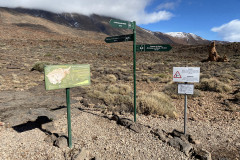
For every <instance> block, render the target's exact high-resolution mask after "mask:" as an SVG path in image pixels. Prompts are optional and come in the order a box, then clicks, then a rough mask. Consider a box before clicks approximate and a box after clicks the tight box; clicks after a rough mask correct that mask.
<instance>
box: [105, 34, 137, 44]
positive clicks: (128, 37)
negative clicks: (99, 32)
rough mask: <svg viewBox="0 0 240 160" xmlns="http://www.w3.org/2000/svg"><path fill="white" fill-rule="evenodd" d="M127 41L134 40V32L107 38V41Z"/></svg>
mask: <svg viewBox="0 0 240 160" xmlns="http://www.w3.org/2000/svg"><path fill="white" fill-rule="evenodd" d="M127 41H133V34H128V35H121V36H114V37H107V38H105V42H106V43H115V42H127Z"/></svg>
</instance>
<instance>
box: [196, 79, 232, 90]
mask: <svg viewBox="0 0 240 160" xmlns="http://www.w3.org/2000/svg"><path fill="white" fill-rule="evenodd" d="M196 88H198V89H200V90H202V91H214V92H220V93H223V92H229V91H231V87H230V86H229V85H228V84H225V83H223V82H220V81H219V80H217V79H216V78H210V79H207V78H204V79H202V81H201V82H200V84H197V85H196Z"/></svg>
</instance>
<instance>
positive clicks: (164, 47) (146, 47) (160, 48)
mask: <svg viewBox="0 0 240 160" xmlns="http://www.w3.org/2000/svg"><path fill="white" fill-rule="evenodd" d="M136 47H137V48H136V49H137V52H149V51H150V52H154V51H155V52H164V51H170V50H171V49H172V46H170V45H169V44H142V45H137V46H136Z"/></svg>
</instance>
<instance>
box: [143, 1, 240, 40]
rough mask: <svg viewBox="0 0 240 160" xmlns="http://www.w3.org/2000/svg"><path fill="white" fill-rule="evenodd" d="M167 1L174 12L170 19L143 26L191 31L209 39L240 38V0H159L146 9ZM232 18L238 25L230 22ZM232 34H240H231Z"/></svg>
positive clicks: (168, 30)
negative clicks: (232, 36)
mask: <svg viewBox="0 0 240 160" xmlns="http://www.w3.org/2000/svg"><path fill="white" fill-rule="evenodd" d="M167 3H168V4H171V5H166V6H165V8H164V9H165V10H167V11H169V12H170V13H172V14H173V16H172V17H171V18H170V19H168V20H165V21H159V22H156V23H153V24H146V25H140V26H141V27H143V28H146V29H149V30H151V31H161V32H187V33H188V32H190V33H194V34H197V35H199V36H201V37H203V38H205V39H209V40H229V41H240V0H228V1H226V0H176V1H170V0H163V1H161V3H160V4H159V1H158V0H156V1H152V2H151V3H149V6H147V7H146V10H147V11H148V12H152V11H153V10H157V8H158V6H159V5H160V6H164V4H167ZM162 9H163V7H162ZM237 19H238V21H237ZM233 20H235V21H233ZM231 21H233V22H235V24H236V26H234V27H231V26H229V24H230V22H231ZM224 24H225V27H224V26H222V25H224ZM227 24H228V26H226V25H227ZM221 26H222V28H219V29H217V28H218V27H221ZM214 27H215V29H214ZM216 27H217V28H216ZM237 28H238V29H237ZM233 30H236V31H235V32H236V33H235V32H234V33H232V31H233ZM214 31H215V32H214ZM228 34H229V35H228ZM231 34H234V35H238V36H237V38H235V39H234V38H229V36H230V35H231Z"/></svg>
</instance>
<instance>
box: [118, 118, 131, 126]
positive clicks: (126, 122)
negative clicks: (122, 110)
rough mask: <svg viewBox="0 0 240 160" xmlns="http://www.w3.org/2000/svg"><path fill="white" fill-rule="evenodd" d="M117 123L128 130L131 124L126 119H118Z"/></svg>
mask: <svg viewBox="0 0 240 160" xmlns="http://www.w3.org/2000/svg"><path fill="white" fill-rule="evenodd" d="M117 123H118V124H120V125H122V126H125V127H127V128H129V127H130V126H131V125H132V124H133V121H132V120H130V119H128V118H120V119H119V120H118V121H117Z"/></svg>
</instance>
